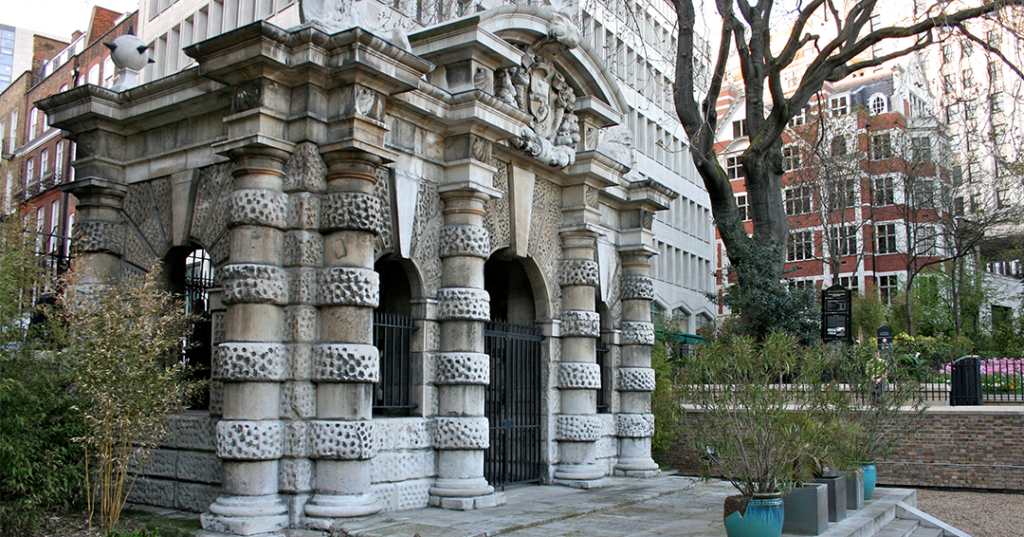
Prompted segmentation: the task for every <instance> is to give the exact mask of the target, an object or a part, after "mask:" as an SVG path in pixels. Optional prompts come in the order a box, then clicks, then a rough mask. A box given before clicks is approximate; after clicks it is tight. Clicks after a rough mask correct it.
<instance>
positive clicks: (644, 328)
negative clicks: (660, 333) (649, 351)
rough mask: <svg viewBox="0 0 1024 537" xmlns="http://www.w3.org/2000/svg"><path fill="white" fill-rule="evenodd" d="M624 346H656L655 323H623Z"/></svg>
mask: <svg viewBox="0 0 1024 537" xmlns="http://www.w3.org/2000/svg"><path fill="white" fill-rule="evenodd" d="M619 341H620V342H621V344H622V345H654V323H645V322H640V321H623V322H622V336H621V338H620V340H619Z"/></svg>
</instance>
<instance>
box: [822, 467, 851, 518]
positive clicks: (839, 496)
mask: <svg viewBox="0 0 1024 537" xmlns="http://www.w3.org/2000/svg"><path fill="white" fill-rule="evenodd" d="M814 481H815V482H816V483H824V484H826V485H828V521H829V522H839V521H841V520H846V478H845V477H843V476H841V475H837V476H825V477H822V478H819V479H815V480H814Z"/></svg>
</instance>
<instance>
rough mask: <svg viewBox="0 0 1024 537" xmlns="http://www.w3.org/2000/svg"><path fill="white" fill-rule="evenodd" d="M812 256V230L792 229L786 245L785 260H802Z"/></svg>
mask: <svg viewBox="0 0 1024 537" xmlns="http://www.w3.org/2000/svg"><path fill="white" fill-rule="evenodd" d="M812 258H814V232H813V231H794V232H791V233H790V234H789V243H788V244H787V245H786V261H804V260H806V259H812Z"/></svg>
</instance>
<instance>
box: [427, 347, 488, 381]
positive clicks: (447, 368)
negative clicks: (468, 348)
mask: <svg viewBox="0 0 1024 537" xmlns="http://www.w3.org/2000/svg"><path fill="white" fill-rule="evenodd" d="M436 356H437V361H436V365H435V370H436V371H437V373H436V377H435V379H434V383H435V384H439V385H446V384H447V385H455V384H477V385H483V386H486V385H488V384H490V382H491V362H490V361H491V357H490V356H488V355H486V354H482V353H476V352H442V353H438V354H437V355H436Z"/></svg>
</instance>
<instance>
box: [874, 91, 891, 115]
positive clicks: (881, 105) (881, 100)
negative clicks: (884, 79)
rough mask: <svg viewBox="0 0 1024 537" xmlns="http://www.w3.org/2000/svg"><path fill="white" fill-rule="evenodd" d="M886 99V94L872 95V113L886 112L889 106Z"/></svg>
mask: <svg viewBox="0 0 1024 537" xmlns="http://www.w3.org/2000/svg"><path fill="white" fill-rule="evenodd" d="M885 101H886V99H885V96H884V95H875V96H873V97H871V115H873V116H877V115H878V114H884V113H885V111H886V109H887V108H888V107H887V106H886V105H885Z"/></svg>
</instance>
